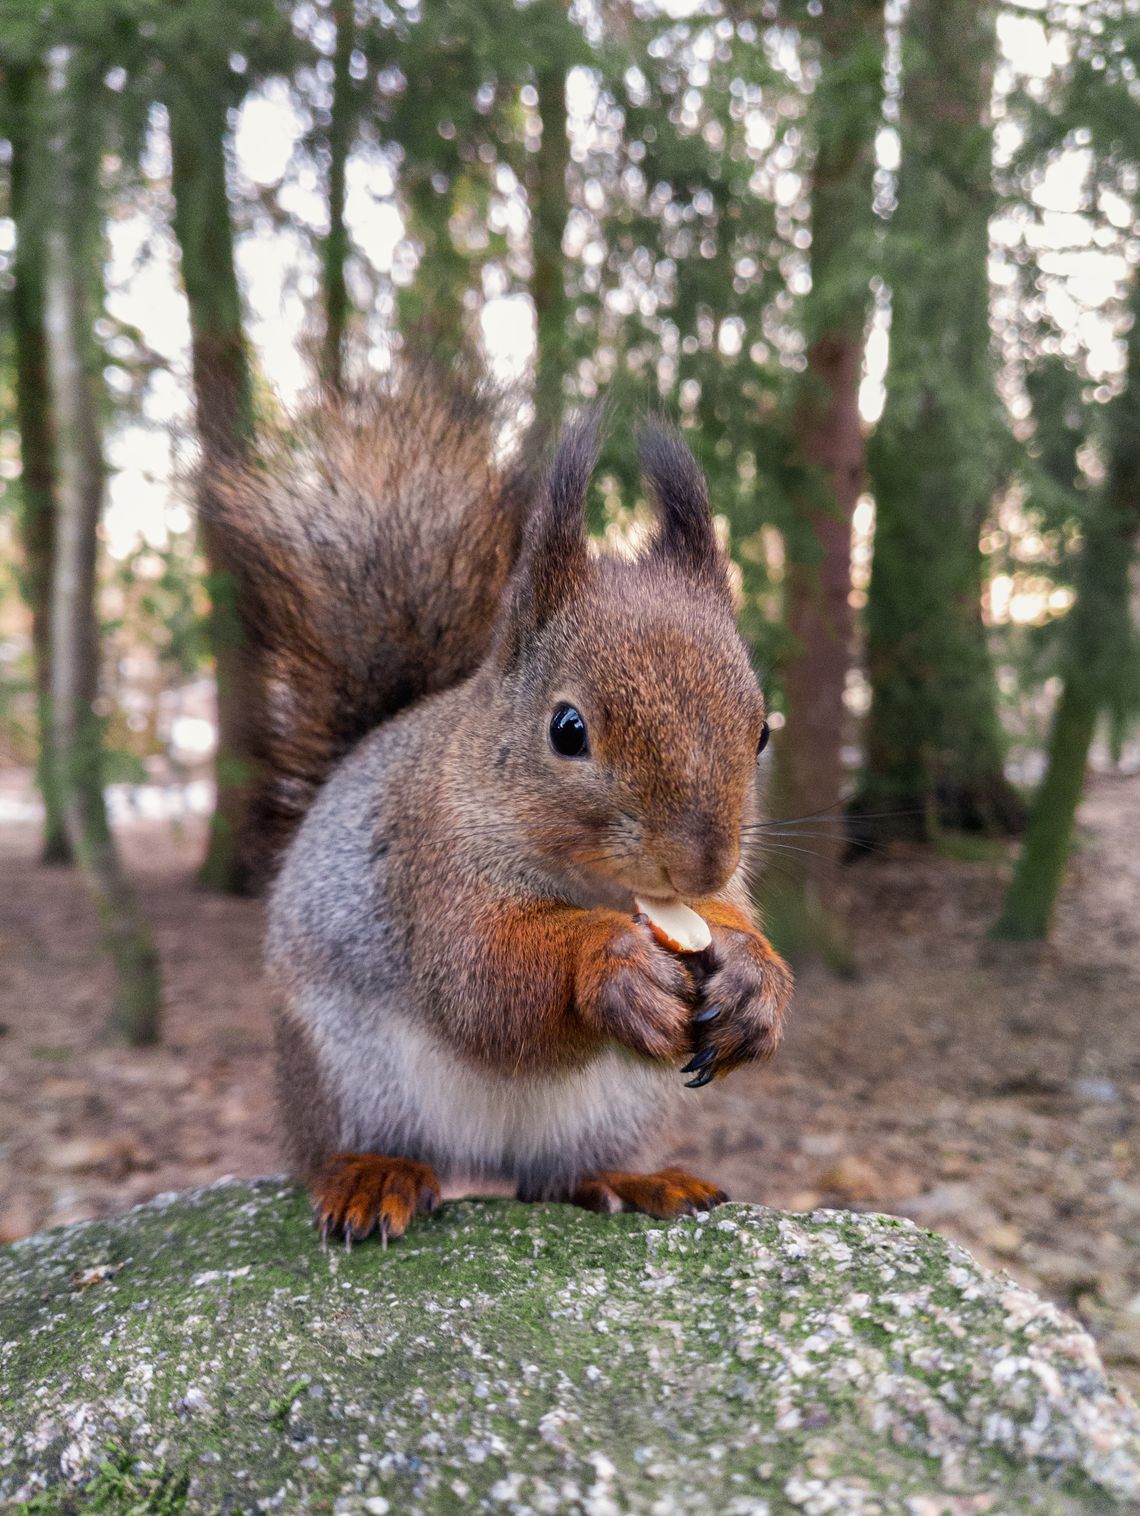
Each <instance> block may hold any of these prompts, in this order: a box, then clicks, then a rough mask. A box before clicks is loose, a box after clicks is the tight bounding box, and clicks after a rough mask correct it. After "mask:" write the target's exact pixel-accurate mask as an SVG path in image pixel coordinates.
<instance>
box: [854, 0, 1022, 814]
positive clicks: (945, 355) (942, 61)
mask: <svg viewBox="0 0 1140 1516" xmlns="http://www.w3.org/2000/svg"><path fill="white" fill-rule="evenodd" d="M903 42H904V47H903V97H902V103H901V111H900V138H901V152H902V161H901V169H900V173H899V181H898V208H897V210H896V211H895V213H894V216H893V218H892V220H891V222H890V224H889V226H888V228H887V261H888V267H889V277H890V283H891V311H892V314H891V351H890V366H889V369H888V373H887V400H886V408H885V410H884V414H883V419H882V422H881V424H880V426H879V429H878V431H877V433H876V435H875V439H874V442H873V444H872V448H871V453H870V458H871V474H872V482H873V485H874V493H875V498H876V503H877V516H876V528H875V557H874V563H873V567H872V576H871V585H870V592H869V599H868V607H867V663H868V673H869V676H870V681H871V690H872V705H871V714H870V718H869V721H868V724H867V730H866V768H865V773H864V777H863V783H862V794H861V801H862V802H863V803H864V808H866V807H867V803H868V802H869V803H870V807H871V808H873V809H877V808H879V807H880V806H882V805H883V804H884V803H885V804H886V806H888V807H890V808H895V809H897V810H899V811H902V812H906V813H909V815H910V817H911V819H909V820H908V821H907V825H908V828H909V829H910V830H913V831H915V832H917V833H919V834H924V833H927V832H928V831H929V829H930V828H931V827H936V826H937V825H938V824H939V822H942V823H946V824H950V825H955V826H965V827H969V828H982V829H986V830H1011V829H1016V827H1017V826H1019V825H1020V823H1021V821H1022V819H1023V808H1022V806H1021V804H1020V801H1019V799H1018V797H1017V795H1016V793H1015V792H1014V791H1013V789H1012V787H1011V786H1010V784H1009V783H1008V781H1007V780H1006V778H1005V776H1004V773H1003V756H1004V743H1003V738H1002V733H1001V727H1000V723H999V720H998V715H997V695H996V682H995V678H994V670H993V667H992V661H991V658H990V653H989V648H988V644H987V640H986V632H985V627H984V625H983V623H982V619H981V588H982V581H983V565H982V557H981V552H980V549H979V541H978V539H979V534H980V531H981V527H982V524H983V522H984V520H985V517H986V515H987V512H988V511H989V508H990V504H991V500H992V497H993V494H994V491H995V489H996V487H997V485H998V483H999V480H1000V476H1001V464H1000V447H1001V440H1000V439H1002V438H1004V436H1005V428H1004V422H1003V419H1002V417H1001V415H1000V411H999V407H998V402H997V399H996V396H995V392H994V374H993V361H992V356H991V351H990V327H989V280H988V274H987V260H988V256H989V218H990V213H991V209H992V203H993V195H992V187H991V131H990V125H989V105H990V88H991V81H992V76H993V60H994V52H995V45H996V44H995V31H994V7H993V5H992V4H979V3H978V0H911V4H910V5H909V7H908V10H907V13H906V20H905V23H904V37H903Z"/></svg>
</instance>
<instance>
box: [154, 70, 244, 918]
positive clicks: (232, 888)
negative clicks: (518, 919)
mask: <svg viewBox="0 0 1140 1516" xmlns="http://www.w3.org/2000/svg"><path fill="white" fill-rule="evenodd" d="M188 91H189V86H188V85H187V84H186V83H185V82H184V81H178V83H177V84H176V87H175V88H174V89H173V90H172V91H171V92H170V94H169V96H168V99H167V109H168V112H169V116H170V142H171V160H172V176H171V183H172V188H173V191H174V207H175V208H174V233H175V236H176V237H177V239H178V244H179V247H180V249H181V252H182V280H183V284H184V285H185V288H186V298H187V302H188V304H189V307H190V334H191V369H192V375H193V383H194V399H195V406H196V410H197V420H198V436H199V440H200V442H201V446H202V477H201V485H200V488H201V489H202V490H203V491H205V490H209V489H210V488H211V487H212V486H211V480H212V478H213V477H214V475H215V472H216V470H218V469H219V468H221V467H224V466H225V465H227V464H232V463H234V462H236V461H238V460H239V459H240V458H241V457H242V455H243V453H244V451H245V449H246V447H247V446H248V443H249V440H250V436H251V433H252V429H253V401H252V389H251V381H250V372H249V360H248V356H247V352H246V344H245V335H244V332H243V330H242V319H241V296H240V293H239V290H238V282H237V270H236V268H235V265H234V241H233V227H232V224H231V221H230V205H229V196H228V193H227V189H226V148H225V139H226V131H227V122H226V105H225V99H224V96H223V94H222V92H221V89H220V87H219V86H218V85H217V84H216V83H215V81H213V80H209V79H208V80H205V81H204V82H201V87H200V88H197V89H195V90H194V91H193V92H192V93H190V92H188ZM209 519H210V513H209V512H203V521H204V522H205V521H207V520H209ZM202 543H203V546H204V548H205V553H206V560H207V564H208V569H209V572H208V578H207V585H208V589H209V594H210V643H211V647H212V649H213V654H214V668H215V675H216V679H217V708H218V748H217V754H216V757H215V761H214V771H215V778H216V783H217V799H216V802H215V807H214V816H213V821H212V824H211V829H210V842H209V846H208V848H207V852H206V858H205V861H204V862H203V864H202V868H201V872H200V874H199V880H200V882H201V883H202V884H204V885H205V886H207V888H210V889H217V890H222V891H226V892H228V893H231V894H244V893H247V892H248V891H249V890H250V889H251V888H253V887H254V885H255V883H256V877H255V875H256V864H255V852H256V849H255V846H254V839H252V838H249V837H248V836H247V835H246V828H245V818H246V813H247V808H248V803H249V796H250V793H251V790H252V781H253V772H252V763H251V760H250V756H249V754H250V730H251V723H252V722H253V721H255V720H256V709H257V698H256V697H257V685H256V678H255V675H254V672H253V670H252V668H251V667H250V666H249V660H248V659H247V658H246V657H245V656H244V653H243V648H242V635H241V625H240V621H239V618H238V614H237V606H236V604H235V598H234V597H235V588H234V578H233V575H232V574H231V573H230V571H229V567H228V565H227V563H226V561H225V557H224V554H223V552H222V549H221V545H220V543H219V542H217V541H216V540H215V534H214V533H213V532H211V530H210V529H209V528H208V527H207V526H205V525H203V527H202Z"/></svg>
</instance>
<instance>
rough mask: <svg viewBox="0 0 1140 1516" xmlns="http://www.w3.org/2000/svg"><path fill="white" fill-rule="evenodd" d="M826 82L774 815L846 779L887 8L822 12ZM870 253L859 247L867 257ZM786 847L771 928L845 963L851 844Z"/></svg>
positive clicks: (824, 795) (803, 950)
mask: <svg viewBox="0 0 1140 1516" xmlns="http://www.w3.org/2000/svg"><path fill="white" fill-rule="evenodd" d="M816 34H817V35H818V38H819V44H820V54H821V59H820V61H821V69H822V71H821V75H820V77H819V79H818V81H817V83H816V89H815V97H814V99H813V102H812V108H813V124H814V129H815V132H816V134H817V137H818V146H817V150H816V157H815V167H814V172H813V177H812V288H811V292H810V294H809V295H808V296H807V298H806V299H805V302H804V311H803V320H804V327H805V331H806V333H807V335H808V339H809V346H808V367H807V372H806V374H805V376H804V380H803V383H802V384H801V387H800V394H799V397H798V402H797V405H796V412H795V421H796V434H797V442H798V451H799V456H800V460H801V462H802V463H803V465H804V466H805V467H806V469H807V470H808V477H809V489H808V491H807V492H805V493H804V495H803V496H802V497H801V499H800V501H799V517H800V519H799V520H798V522H797V523H795V525H794V526H793V529H792V530H791V531H789V532H788V534H787V539H786V540H787V549H788V564H787V571H786V577H785V584H784V605H785V620H786V626H787V630H788V634H789V638H790V642H791V652H790V654H789V655H788V657H787V658H786V660H785V661H784V664H783V669H782V674H783V687H784V700H785V712H786V716H787V724H786V726H785V727H784V728H783V730H782V731H781V732H780V734H779V736H778V739H777V742H776V745H775V746H776V755H775V764H776V771H775V787H774V795H773V800H774V804H775V805H776V806H777V807H778V809H779V814H780V815H784V816H788V817H796V816H809V815H817V814H818V813H820V812H825V813H826V811H827V809H828V808H829V807H835V806H836V803H837V802H838V800H839V798H840V785H841V782H842V763H841V751H842V741H843V724H844V704H843V695H844V690H845V687H846V683H847V671H848V668H849V667H850V662H851V635H852V617H851V605H850V599H849V597H850V592H851V523H852V518H853V516H854V512H855V505H856V503H857V501H858V499H859V495H860V492H861V490H862V488H863V475H864V444H863V432H862V426H861V422H860V417H859V380H860V373H861V369H862V357H863V333H864V327H865V324H866V319H867V302H868V287H869V282H870V273H871V270H870V266H869V243H870V240H871V235H872V225H873V217H872V175H873V173H874V162H875V154H874V144H875V134H876V132H877V130H878V127H879V124H880V120H881V110H882V77H881V71H882V61H881V60H882V45H883V4H882V0H863V3H860V4H854V5H851V6H847V7H842V8H839V7H835V8H832V7H828V8H827V10H826V11H825V12H824V13H823V15H822V16H821V17H820V19H819V20H818V21H817V22H816ZM861 250H862V251H861ZM833 816H834V821H835V823H836V824H835V825H834V826H831V825H829V823H828V822H827V820H826V819H821V821H820V822H819V824H818V825H817V826H816V827H815V828H814V831H815V832H816V833H822V834H824V835H817V836H813V837H812V838H811V839H810V840H809V839H807V838H805V839H804V846H805V847H806V849H807V851H804V852H794V853H793V852H788V853H787V854H786V855H783V856H782V857H781V867H780V869H779V871H777V872H774V873H773V876H772V878H771V879H770V881H769V882H768V884H767V885H766V889H765V906H766V912H767V915H768V920H769V925H770V927H771V929H772V931H773V932H774V934H775V935H776V937H777V939H778V940H779V941H780V942H781V945H782V946H783V947H784V948H785V949H786V951H788V952H789V953H790V954H791V955H792V956H793V957H798V958H800V959H803V958H805V957H819V958H822V959H824V960H825V961H827V962H829V963H831V964H832V965H833V966H834V967H837V968H845V967H847V966H848V964H849V962H850V945H849V942H848V937H847V929H846V924H845V922H844V920H843V914H842V902H841V898H840V892H839V888H838V875H839V865H840V861H841V857H842V852H843V847H844V843H843V838H842V833H841V829H840V827H839V825H838V822H839V819H840V818H839V814H838V812H834V813H833Z"/></svg>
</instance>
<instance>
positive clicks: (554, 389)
mask: <svg viewBox="0 0 1140 1516" xmlns="http://www.w3.org/2000/svg"><path fill="white" fill-rule="evenodd" d="M537 88H538V108H539V111H540V113H541V116H542V139H541V142H540V144H539V149H538V152H537V154H536V155H535V161H534V163H533V165H532V167H531V171H530V172H529V173H528V175H527V195H528V197H529V199H530V218H531V221H530V224H531V249H532V252H531V257H532V261H533V273H532V276H531V286H530V294H531V299H532V300H533V301H534V312H535V323H536V330H537V337H538V354H537V357H536V359H535V382H534V411H535V416H534V431H533V433H532V435H533V436H534V438H535V439H536V440H541V439H543V438H546V437H548V436H551V435H553V434H554V433H555V432H557V430H558V428H559V426H560V425H561V422H562V403H563V401H562V382H563V379H564V378H565V376H566V370H567V367H568V354H567V346H568V337H567V329H566V328H567V321H568V319H569V314H570V302H569V300H568V299H567V297H566V260H565V258H564V257H563V254H562V238H563V234H564V233H565V230H566V171H567V169H568V168H569V165H570V141H569V138H568V137H567V134H566V74H565V70H564V69H562V68H558V67H551V66H541V65H540V67H539V69H538V78H537Z"/></svg>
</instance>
